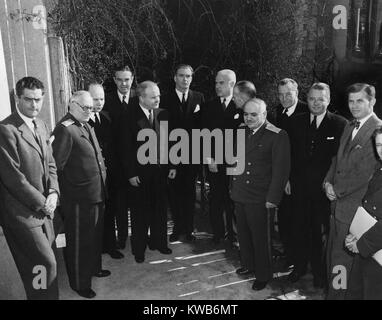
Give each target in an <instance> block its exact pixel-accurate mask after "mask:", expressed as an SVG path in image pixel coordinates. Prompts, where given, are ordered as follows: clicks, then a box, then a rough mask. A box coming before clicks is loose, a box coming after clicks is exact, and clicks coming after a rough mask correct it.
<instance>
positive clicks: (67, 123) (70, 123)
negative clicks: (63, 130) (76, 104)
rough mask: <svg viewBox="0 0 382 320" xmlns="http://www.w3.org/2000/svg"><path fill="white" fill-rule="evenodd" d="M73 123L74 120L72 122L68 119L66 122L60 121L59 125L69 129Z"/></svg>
mask: <svg viewBox="0 0 382 320" xmlns="http://www.w3.org/2000/svg"><path fill="white" fill-rule="evenodd" d="M73 123H74V120H72V119H68V120H65V121H62V122H61V124H62V125H63V126H64V127H69V126H71V125H72V124H73Z"/></svg>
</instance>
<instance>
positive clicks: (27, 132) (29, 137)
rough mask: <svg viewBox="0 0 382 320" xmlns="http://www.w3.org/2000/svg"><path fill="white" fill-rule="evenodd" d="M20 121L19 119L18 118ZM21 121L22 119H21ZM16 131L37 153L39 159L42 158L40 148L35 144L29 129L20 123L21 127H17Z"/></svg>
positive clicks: (23, 123)
mask: <svg viewBox="0 0 382 320" xmlns="http://www.w3.org/2000/svg"><path fill="white" fill-rule="evenodd" d="M20 119H21V118H20ZM21 121H22V119H21ZM18 130H19V131H20V132H21V136H22V137H23V139H24V140H25V141H26V142H28V143H29V144H30V145H31V146H32V147H33V148H34V149H36V151H37V152H38V153H39V155H40V157H41V158H43V154H42V150H41V148H40V146H39V145H38V144H37V142H36V139H35V137H34V135H33V133H32V131H31V129H29V127H28V126H27V125H26V123H25V122H24V121H22V123H21V125H20V126H19V127H18Z"/></svg>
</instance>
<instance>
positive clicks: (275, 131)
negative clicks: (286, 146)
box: [265, 123, 281, 133]
mask: <svg viewBox="0 0 382 320" xmlns="http://www.w3.org/2000/svg"><path fill="white" fill-rule="evenodd" d="M265 129H267V130H269V131H272V132H274V133H280V131H281V129H280V128H277V127H275V126H274V125H273V124H271V123H267V125H266V126H265Z"/></svg>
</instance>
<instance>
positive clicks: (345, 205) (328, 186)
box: [323, 83, 382, 300]
mask: <svg viewBox="0 0 382 320" xmlns="http://www.w3.org/2000/svg"><path fill="white" fill-rule="evenodd" d="M347 92H348V104H349V109H350V112H351V113H352V115H353V117H354V121H353V122H351V123H350V124H348V125H346V127H345V129H344V133H343V135H342V137H341V141H340V146H339V149H338V153H337V156H336V157H335V158H333V161H332V164H331V166H330V169H329V171H328V173H327V174H326V177H325V180H324V183H323V187H324V189H325V192H326V196H327V197H328V199H329V200H330V201H332V211H333V213H334V214H333V215H332V216H331V218H330V233H329V239H328V249H327V264H328V276H329V291H328V296H327V298H328V299H333V300H334V299H345V298H346V294H347V287H348V286H347V281H348V277H349V275H350V272H351V269H352V266H353V260H354V259H353V258H354V256H353V255H352V254H350V253H349V252H348V251H346V249H345V247H344V242H345V238H346V236H347V234H348V231H349V227H350V224H351V221H352V219H353V217H354V214H355V212H356V210H357V208H358V206H360V205H361V203H362V198H363V196H364V195H365V193H366V190H367V186H368V182H369V180H370V178H371V176H372V174H373V173H374V170H375V166H376V164H377V158H376V155H375V152H374V147H373V141H372V139H371V136H372V134H373V132H374V130H375V129H376V128H377V127H378V126H381V124H382V121H381V120H380V119H379V118H378V117H377V116H376V115H375V114H374V112H373V107H374V105H375V101H376V100H375V88H374V87H373V86H371V85H368V84H365V83H357V84H354V85H351V86H350V87H349V88H348V90H347ZM338 279H341V280H342V281H339V280H338Z"/></svg>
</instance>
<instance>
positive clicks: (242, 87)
mask: <svg viewBox="0 0 382 320" xmlns="http://www.w3.org/2000/svg"><path fill="white" fill-rule="evenodd" d="M235 87H236V88H238V89H239V91H240V92H242V93H245V94H246V95H247V96H248V97H249V98H251V99H252V98H256V93H257V91H256V87H255V85H254V84H253V82H251V81H247V80H242V81H239V82H238V83H236V85H235Z"/></svg>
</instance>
